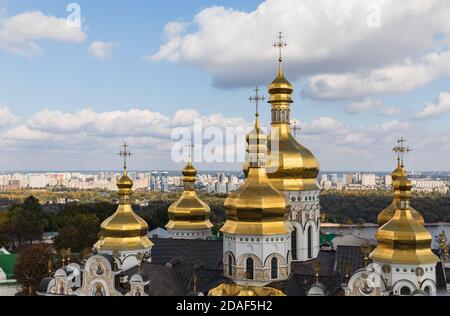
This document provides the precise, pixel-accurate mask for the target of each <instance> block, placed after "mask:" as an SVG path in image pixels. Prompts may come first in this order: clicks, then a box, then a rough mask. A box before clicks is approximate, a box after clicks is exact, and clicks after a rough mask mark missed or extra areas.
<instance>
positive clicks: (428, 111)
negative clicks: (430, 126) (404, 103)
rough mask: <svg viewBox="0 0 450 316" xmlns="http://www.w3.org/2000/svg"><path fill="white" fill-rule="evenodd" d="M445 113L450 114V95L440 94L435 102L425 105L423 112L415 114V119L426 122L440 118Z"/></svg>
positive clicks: (446, 93)
mask: <svg viewBox="0 0 450 316" xmlns="http://www.w3.org/2000/svg"><path fill="white" fill-rule="evenodd" d="M447 112H450V93H448V92H442V93H441V94H440V95H439V98H438V99H437V100H436V101H435V102H431V103H428V104H427V105H425V107H424V108H423V110H422V111H420V112H419V113H417V115H416V117H417V118H418V119H422V120H426V119H432V118H438V117H441V116H442V115H443V114H444V113H447Z"/></svg>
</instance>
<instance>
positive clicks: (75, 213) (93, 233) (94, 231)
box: [54, 204, 100, 252]
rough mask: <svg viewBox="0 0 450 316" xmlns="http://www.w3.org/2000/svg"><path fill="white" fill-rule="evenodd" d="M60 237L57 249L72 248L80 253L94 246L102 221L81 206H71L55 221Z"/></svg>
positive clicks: (57, 238) (57, 216) (57, 239)
mask: <svg viewBox="0 0 450 316" xmlns="http://www.w3.org/2000/svg"><path fill="white" fill-rule="evenodd" d="M54 223H55V226H56V227H57V232H58V236H57V237H55V240H54V242H55V247H56V249H62V248H71V249H72V250H73V251H75V252H78V251H81V250H83V249H84V248H87V247H92V245H93V244H94V243H95V242H96V241H97V239H98V231H99V228H100V227H99V226H100V220H99V219H98V217H97V216H96V215H94V214H91V213H89V212H88V211H86V207H84V206H83V205H79V204H69V205H67V206H66V207H65V208H64V209H63V210H62V211H61V212H60V213H58V214H57V215H56V217H55V219H54Z"/></svg>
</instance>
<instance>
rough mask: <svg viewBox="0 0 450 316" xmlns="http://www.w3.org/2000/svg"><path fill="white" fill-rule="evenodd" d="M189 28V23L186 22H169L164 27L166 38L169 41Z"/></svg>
mask: <svg viewBox="0 0 450 316" xmlns="http://www.w3.org/2000/svg"><path fill="white" fill-rule="evenodd" d="M188 26H189V23H186V22H178V21H175V22H169V23H167V24H166V26H165V27H164V36H165V37H166V38H168V39H170V38H172V37H175V36H179V35H181V34H182V33H183V32H184V31H185V30H186V28H187V27H188Z"/></svg>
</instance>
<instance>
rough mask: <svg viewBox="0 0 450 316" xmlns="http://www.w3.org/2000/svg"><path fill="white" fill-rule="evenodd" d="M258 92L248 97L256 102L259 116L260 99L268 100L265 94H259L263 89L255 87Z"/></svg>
mask: <svg viewBox="0 0 450 316" xmlns="http://www.w3.org/2000/svg"><path fill="white" fill-rule="evenodd" d="M254 91H255V92H256V93H255V96H254V97H250V98H248V99H249V100H250V102H255V105H256V115H257V116H258V115H259V102H260V101H263V102H264V100H266V98H265V97H264V96H260V95H259V91H261V90H260V89H259V88H258V87H256V88H255V90H254Z"/></svg>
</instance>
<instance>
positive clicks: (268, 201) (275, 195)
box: [221, 116, 291, 235]
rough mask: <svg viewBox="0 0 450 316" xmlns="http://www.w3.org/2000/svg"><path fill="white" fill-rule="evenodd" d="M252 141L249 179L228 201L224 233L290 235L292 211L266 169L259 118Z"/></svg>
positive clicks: (264, 149) (264, 140)
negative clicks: (271, 182)
mask: <svg viewBox="0 0 450 316" xmlns="http://www.w3.org/2000/svg"><path fill="white" fill-rule="evenodd" d="M249 139H254V140H255V141H254V142H252V143H250V146H249V152H248V161H249V162H248V165H249V170H248V176H247V179H246V180H245V182H244V184H243V185H242V186H241V187H240V188H239V189H238V190H236V191H234V192H232V193H231V194H230V195H229V196H228V198H227V199H226V200H225V209H226V214H227V221H226V223H225V225H224V226H223V227H222V229H221V231H222V232H223V233H229V234H244V235H276V234H287V233H289V232H290V231H291V224H290V223H289V219H288V217H289V208H288V207H286V200H285V196H284V194H283V193H281V192H280V191H278V190H277V189H275V188H274V187H273V186H272V184H270V182H269V179H268V178H267V174H266V169H265V168H264V158H265V155H264V153H265V152H266V151H267V147H266V140H267V138H266V136H265V134H264V133H263V131H262V130H261V129H260V127H259V117H258V116H256V122H255V128H254V130H253V131H252V132H251V133H250V135H249Z"/></svg>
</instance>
